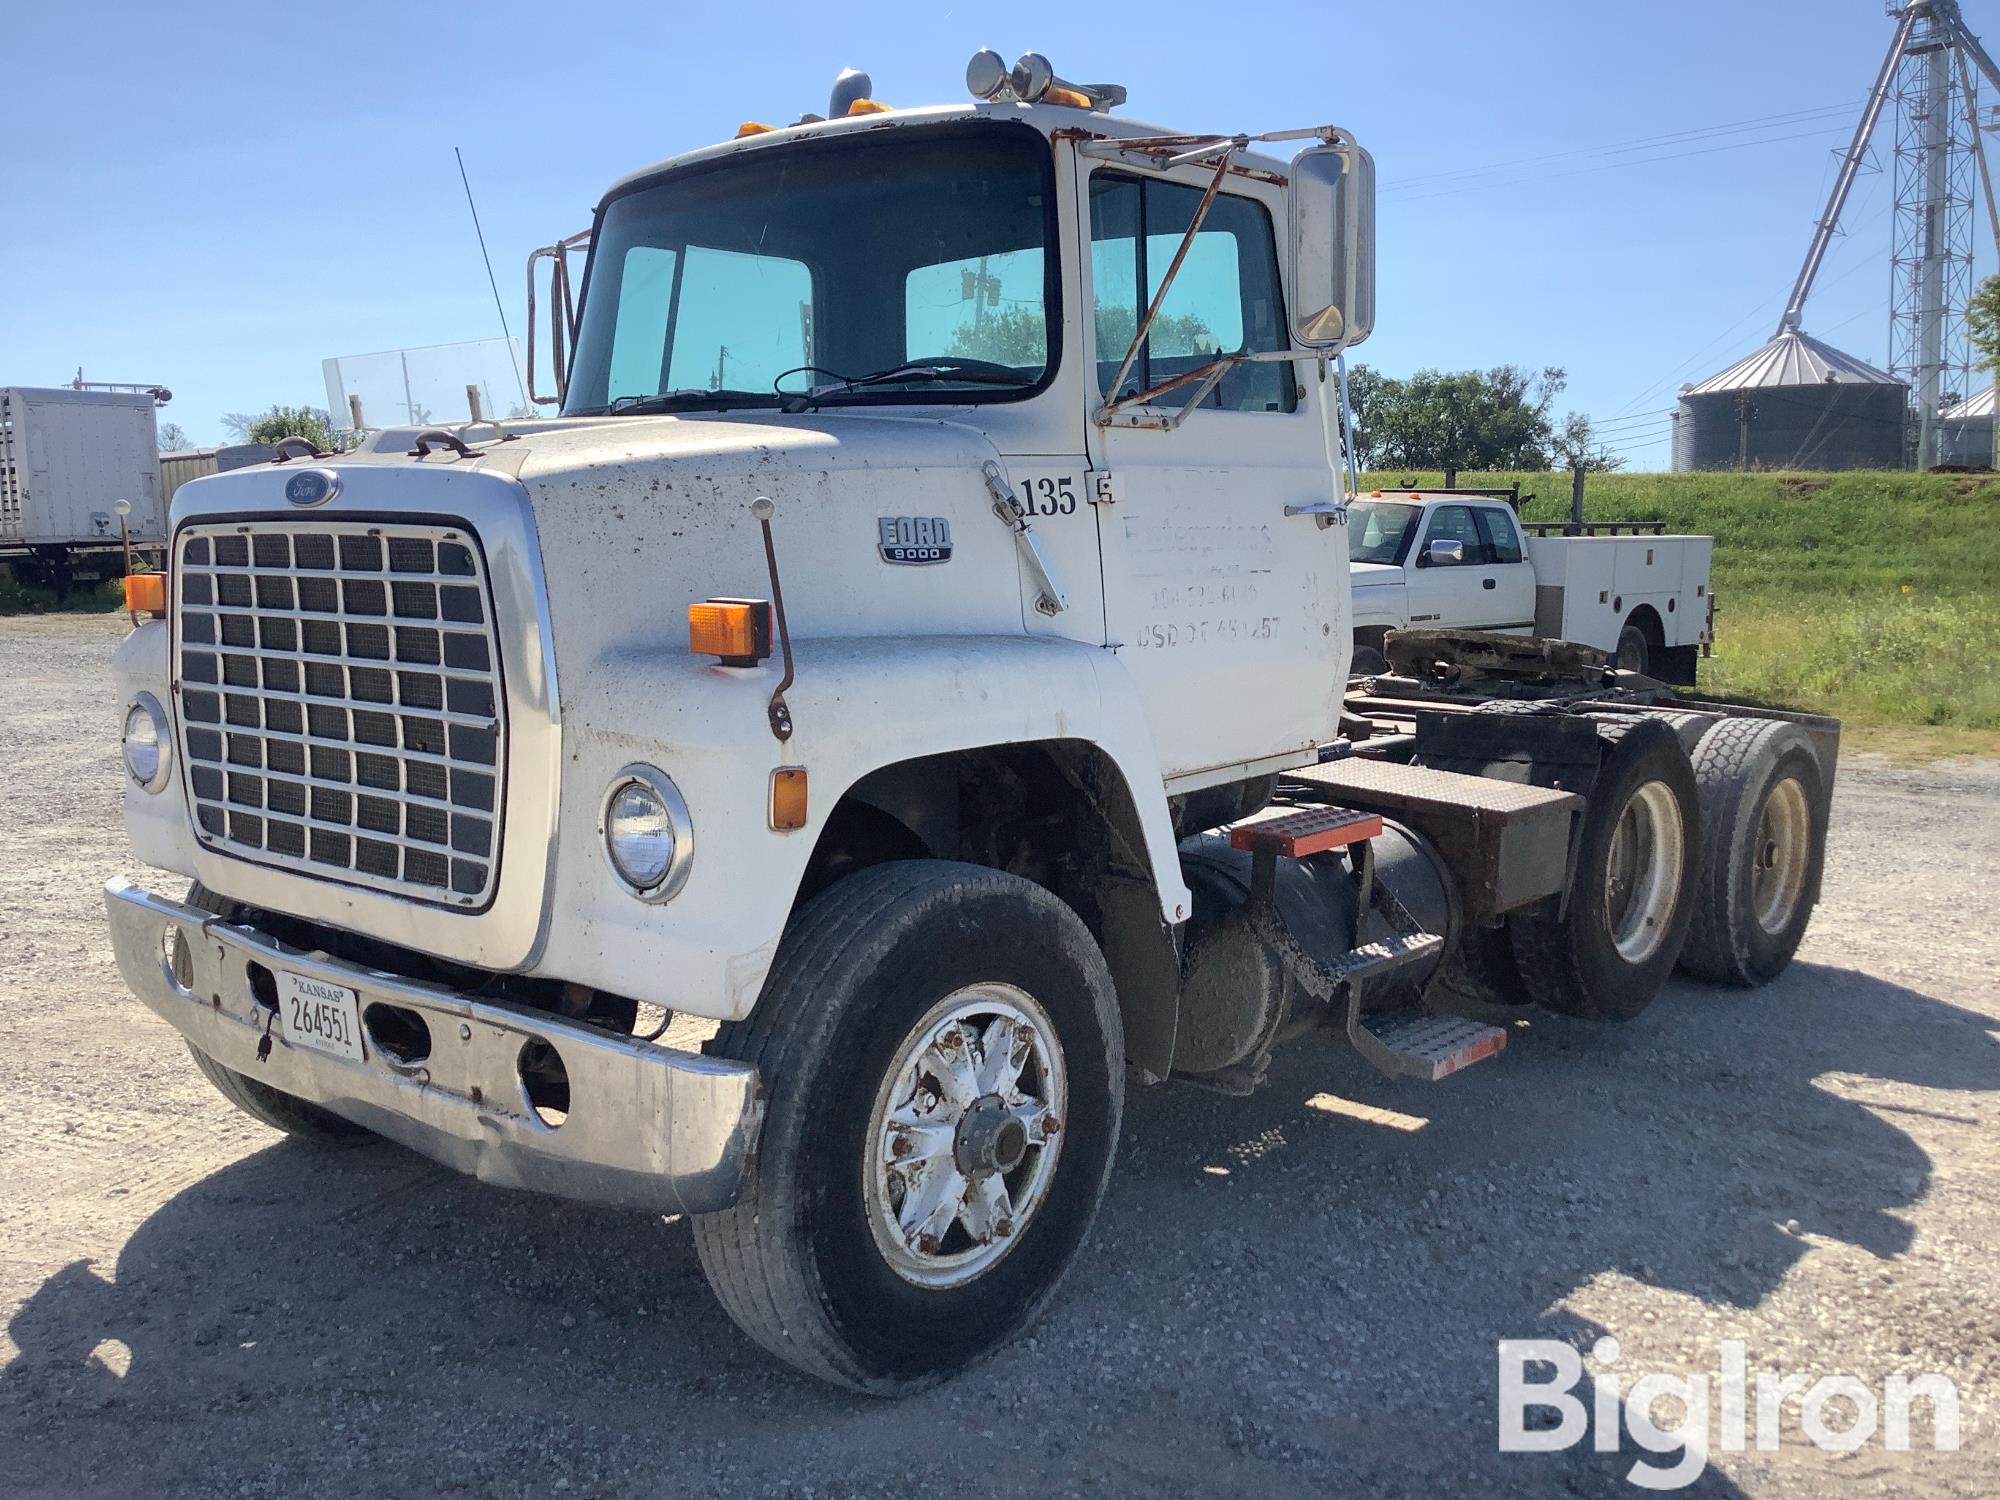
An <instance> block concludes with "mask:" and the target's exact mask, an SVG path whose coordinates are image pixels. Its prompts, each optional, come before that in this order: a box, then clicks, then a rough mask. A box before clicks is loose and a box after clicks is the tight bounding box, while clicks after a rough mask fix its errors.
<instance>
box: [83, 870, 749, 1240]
mask: <svg viewBox="0 0 2000 1500" xmlns="http://www.w3.org/2000/svg"><path fill="white" fill-rule="evenodd" d="M104 904H105V907H106V909H107V910H108V911H109V914H110V919H111V941H112V947H113V948H114V950H115V951H116V953H117V957H118V970H119V973H121V974H122V975H123V976H124V978H125V983H126V984H127V985H129V986H130V987H131V990H132V993H133V994H134V995H136V996H138V998H139V999H140V1001H141V1002H142V1003H144V1004H145V1006H146V1007H147V1008H148V1009H149V1010H152V1011H153V1012H154V1013H156V1014H157V1015H159V1016H160V1017H161V1018H162V1019H164V1020H166V1021H167V1022H169V1023H170V1024H171V1025H172V1026H174V1028H175V1029H176V1030H178V1031H179V1032H180V1033H181V1034H182V1035H183V1036H185V1037H186V1038H187V1039H188V1041H189V1042H190V1043H191V1044H192V1045H193V1046H194V1047H195V1048H196V1049H198V1050H199V1051H201V1052H203V1053H205V1054H207V1055H208V1056H209V1057H212V1058H214V1059H215V1060H216V1061H217V1062H219V1063H221V1064H222V1065H223V1066H225V1067H228V1068H233V1069H235V1070H236V1071H237V1072H239V1073H242V1074H245V1075H246V1076H248V1077H250V1078H253V1079H255V1080H256V1081H257V1082H259V1083H264V1084H268V1085H270V1087H272V1088H274V1089H277V1090H279V1091H281V1092H283V1093H286V1094H290V1095H292V1096H294V1097H295V1098H299V1099H304V1100H308V1101H310V1102H311V1103H314V1104H317V1105H320V1106H321V1107H322V1108H325V1109H327V1110H330V1111H332V1112H333V1113H334V1114H337V1115H340V1116H342V1117H343V1118H345V1119H348V1120H352V1121H354V1122H355V1123H356V1124H358V1125H362V1126H365V1127H366V1128H367V1129H369V1130H372V1131H374V1132H375V1133H377V1134H378V1135H384V1136H387V1137H388V1138H389V1139H391V1140H394V1141H400V1142H401V1143H402V1144H403V1145H405V1146H408V1147H410V1148H411V1149H412V1150H415V1151H419V1152H421V1153H423V1154H424V1155H425V1156H428V1157H431V1158H432V1159H434V1160H436V1161H439V1162H442V1163H444V1165H446V1166H448V1167H453V1168H456V1169H457V1170H458V1171H461V1172H465V1173H467V1174H469V1175H471V1176H473V1177H477V1178H479V1179H480V1180H481V1181H483V1182H491V1183H495V1184H498V1185H499V1186H502V1187H515V1188H525V1189H528V1190H529V1191H531V1192H540V1193H549V1194H553V1195H555V1196H557V1197H561V1198H574V1199H578V1200H581V1201H584V1202H590V1203H610V1204H617V1205H621V1206H624V1207H630V1208H642V1209H649V1210H654V1211H658V1212H662V1213H708V1212H712V1211H714V1210H717V1209H723V1208H727V1207H729V1206H730V1205H731V1204H732V1203H734V1202H735V1201H736V1196H737V1193H738V1191H739V1189H740V1187H741V1184H742V1179H743V1173H744V1170H745V1168H746V1166H747V1164H748V1162H749V1160H750V1157H751V1155H752V1153H753V1152H754V1151H755V1149H756V1144H757V1134H758V1129H759V1127H760V1126H761V1125H762V1123H763V1117H764V1094H763V1087H762V1085H761V1083H760V1082H759V1080H758V1077H757V1070H756V1069H755V1068H753V1067H751V1066H749V1065H748V1064H747V1063H739V1062H731V1061H727V1060H724V1059H720V1058H711V1057H704V1056H702V1055H700V1054H698V1053H693V1052H681V1051H676V1050H674V1049H672V1048H668V1047H662V1046H658V1045H656V1044H653V1043H647V1042H638V1041H634V1040H632V1039H631V1038H629V1037H621V1036H617V1035H614V1034H612V1033H610V1032H606V1031H599V1030H597V1029H596V1028H594V1027H589V1026H579V1025H574V1024H571V1023H568V1022H565V1021H561V1020H558V1019H556V1018H555V1017H552V1016H548V1015H545V1014H543V1013H541V1012H539V1011H534V1010H530V1009H527V1008H525V1007H522V1006H517V1005H510V1004H507V1003H505V1002H501V1001H494V1000H472V999H468V998H466V997H465V996H463V995H458V994H454V993H452V992H451V991H449V990H445V989H441V988H439V987H437V986H434V985H427V984H422V983H418V982H416V981H413V980H407V979H401V978H398V977H396V976H395V975H391V974H385V973H381V972H379V971H377V970H373V969H364V968H360V967H357V966H355V965H351V964H346V963H342V962H340V961H338V960H335V959H332V958H329V957H327V956H326V955H325V954H322V953H307V952H303V951H301V950H298V949H295V948H290V947H287V946H285V945H284V944H282V943H279V942H277V941H276V940H274V939H272V938H270V937H267V936H265V935H264V934H263V933H260V932H257V931H255V930H253V929H251V928H248V927H241V926H236V925H233V924H231V923H229V922H226V921H224V920H223V919H222V918H220V917H217V916H215V915H213V914H212V913H209V912H206V911H202V910H199V909H198V908H196V907H192V906H187V905H184V904H183V903H181V902H179V901H170V900H167V899H166V898H164V897H161V896H155V895H153V894H151V893H150V892H148V891H144V890H141V889H140V888H139V887H137V886H135V885H133V884H132V883H131V882H130V881H125V880H113V881H110V882H109V883H107V884H106V886H105V888H104ZM176 927H177V928H179V929H180V930H181V931H182V933H183V934H184V935H185V936H186V938H187V942H188V946H189V949H190V951H191V954H192V958H193V978H194V982H193V984H192V986H191V987H189V988H187V989H183V988H181V986H180V985H179V984H178V983H177V982H176V981H175V979H174V977H173V975H172V973H171V971H170V970H169V968H168V965H167V960H166V949H165V941H166V938H167V934H168V931H169V929H171V928H176ZM258 967H261V968H262V969H263V970H265V971H269V972H272V973H275V972H276V971H278V970H284V971H287V972H290V973H294V974H303V975H306V976H308V977H311V978H316V979H321V980H324V981H326V982H328V983H330V984H337V985H344V986H346V987H347V988H349V989H352V990H355V991H357V992H358V993H359V994H360V997H361V1010H362V1014H363V1016H364V1018H365V1017H366V1016H367V1014H368V1011H369V1007H370V1006H371V1005H386V1006H394V1007H398V1008H400V1009H402V1010H405V1011H413V1012H415V1013H416V1014H417V1015H418V1016H420V1017H421V1018H422V1020H423V1022H424V1025H425V1026H426V1027H427V1028H428V1030H429V1033H430V1049H429V1055H428V1056H425V1057H423V1058H421V1059H420V1060H417V1061H414V1062H408V1063H405V1062H400V1061H398V1060H396V1059H395V1058H393V1057H390V1056H388V1055H387V1054H386V1053H384V1052H383V1051H382V1050H381V1049H380V1048H379V1047H377V1046H376V1045H375V1044H374V1041H373V1038H372V1037H370V1036H368V1035H367V1034H366V1033H367V1024H366V1021H365V1020H364V1026H363V1031H364V1040H363V1050H364V1052H365V1053H366V1056H365V1058H364V1060H363V1061H360V1062H350V1061H348V1060H346V1059H344V1058H340V1057H333V1056H329V1055H328V1054H326V1053H322V1052H316V1051H312V1050H310V1049H308V1048H305V1047H300V1046H295V1045H293V1044H292V1043H291V1042H289V1041H287V1040H286V1038H285V1036H284V1033H283V1029H282V1023H279V1024H270V1017H271V1014H272V1013H271V1011H270V1009H269V1008H268V1007H267V1006H266V1005H264V1004H263V1003H261V1002H260V1001H259V1000H258V999H257V997H256V993H255V989H254V987H253V979H252V975H253V972H254V970H255V969H257V968H258ZM262 983H263V985H264V988H265V989H266V991H267V993H271V992H273V991H272V989H271V985H270V981H269V980H268V978H264V979H263V980H262ZM267 1029H268V1030H269V1032H270V1035H271V1043H272V1045H271V1052H270V1056H269V1057H267V1058H266V1059H265V1060H264V1061H263V1062H261V1063H260V1062H258V1061H257V1045H258V1042H259V1040H260V1039H261V1038H262V1037H263V1036H264V1035H265V1033H266V1031H267ZM536 1040H539V1041H541V1042H544V1043H546V1044H547V1045H549V1046H551V1047H553V1048H554V1049H555V1051H556V1053H557V1054H558V1055H559V1056H560V1057H561V1059H562V1064H563V1068H564V1070H565V1071H566V1072H567V1074H568V1076H569V1088H570V1099H569V1113H568V1115H567V1117H566V1118H564V1119H563V1120H562V1121H561V1123H560V1124H556V1125H550V1124H547V1123H545V1122H544V1121H543V1119H542V1118H541V1116H539V1115H538V1114H537V1113H536V1112H535V1110H534V1109H533V1108H532V1107H531V1106H530V1104H529V1102H528V1097H527V1092H526V1089H525V1087H524V1085H523V1084H522V1081H521V1074H520V1057H521V1049H522V1048H523V1047H524V1046H526V1045H527V1044H528V1043H530V1042H532V1041H536Z"/></svg>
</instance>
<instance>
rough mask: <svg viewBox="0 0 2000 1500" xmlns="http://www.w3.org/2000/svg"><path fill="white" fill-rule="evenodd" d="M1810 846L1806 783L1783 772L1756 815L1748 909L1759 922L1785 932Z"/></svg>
mask: <svg viewBox="0 0 2000 1500" xmlns="http://www.w3.org/2000/svg"><path fill="white" fill-rule="evenodd" d="M1811 849H1812V809H1811V808H1810V807H1808V806H1807V804H1806V789H1805V788H1804V787H1802V786H1800V785H1799V783H1798V780H1797V778H1795V777H1791V776H1787V777H1786V778H1785V779H1784V780H1783V781H1780V782H1778V783H1777V784H1776V785H1775V786H1773V787H1772V788H1771V792H1770V795H1769V796H1767V797H1766V798H1765V799H1764V810H1763V812H1762V813H1761V814H1759V816H1758V818H1757V843H1756V847H1755V848H1754V849H1752V851H1751V857H1750V909H1751V911H1752V913H1753V914H1754V915H1755V916H1756V918H1757V925H1758V926H1759V927H1761V928H1763V929H1764V931H1766V932H1768V933H1771V934H1773V935H1774V936H1775V935H1776V934H1777V933H1780V932H1783V931H1784V930H1785V928H1786V926H1787V925H1788V924H1789V923H1790V922H1791V920H1792V914H1793V913H1794V912H1796V911H1797V910H1798V906H1799V897H1800V896H1801V895H1803V894H1804V892H1805V888H1806V858H1807V855H1808V854H1809V853H1810V851H1811Z"/></svg>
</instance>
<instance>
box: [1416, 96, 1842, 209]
mask: <svg viewBox="0 0 2000 1500" xmlns="http://www.w3.org/2000/svg"><path fill="white" fill-rule="evenodd" d="M1854 108H1855V106H1854V105H1853V104H1852V103H1847V104H1826V105H1819V106H1817V107H1815V108H1812V109H1804V110H1792V111H1789V112H1787V113H1784V114H1775V115H1759V116H1756V117H1755V118H1752V119H1748V120H1733V121H1728V122H1725V123H1722V124H1717V125H1706V126H1700V127H1697V128H1695V129H1692V130H1676V131H1669V132H1667V133H1666V134H1663V135H1651V136H1638V137H1635V138H1633V139H1631V140H1625V141H1614V142H1612V143H1611V144H1609V145H1606V146H1580V147H1577V148H1574V149H1572V150H1569V151H1551V152H1546V153H1544V154H1543V155H1540V156H1517V157H1510V158H1508V159H1506V160H1504V161H1497V162H1487V163H1486V164H1485V165H1483V166H1477V167H1454V168H1450V169H1448V170H1446V171H1442V172H1424V173H1419V174H1417V175H1415V176H1411V177H1401V178H1398V179H1397V180H1396V181H1395V182H1394V183H1384V184H1383V185H1382V189H1381V191H1382V192H1383V193H1384V194H1385V195H1387V194H1390V193H1395V192H1400V191H1403V190H1405V189H1407V188H1411V187H1422V186H1424V185H1426V184H1429V183H1434V182H1443V181H1448V180H1451V179H1454V178H1463V177H1479V176H1484V175H1486V174H1488V173H1490V172H1496V171H1504V170H1508V169H1511V168H1515V167H1523V166H1536V165H1540V164H1543V163H1546V162H1554V161H1571V160H1575V159H1576V158H1578V157H1587V156H1600V155H1604V156H1608V155H1612V154H1615V153H1620V152H1626V151H1637V150H1641V149H1643V148H1645V147H1648V146H1664V145H1675V144H1679V143H1682V142H1684V141H1687V140H1692V139H1701V138H1704V137H1710V136H1719V135H1728V134H1730V133H1732V132H1735V131H1741V130H1749V129H1754V128H1756V127H1759V126H1781V125H1796V124H1802V123H1804V122H1805V121H1806V120H1808V119H1815V118H1819V117H1824V116H1831V115H1834V114H1843V113H1844V114H1851V113H1853V111H1854Z"/></svg>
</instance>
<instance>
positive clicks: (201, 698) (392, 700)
mask: <svg viewBox="0 0 2000 1500" xmlns="http://www.w3.org/2000/svg"><path fill="white" fill-rule="evenodd" d="M174 576H175V579H176V580H177V586H178V596H177V604H176V608H175V611H174V628H175V633H176V636H177V643H176V648H177V650H178V651H179V653H180V672H179V678H180V683H179V715H178V718H179V723H180V745H181V764H182V765H183V767H185V772H184V774H185V777H186V782H187V789H188V801H189V806H190V807H191V809H192V812H193V817H194V822H195V833H196V836H197V837H198V838H199V839H200V840H201V841H202V843H204V844H205V845H207V846H208V847H209V848H212V849H215V850H218V851H221V852H223V853H227V854H232V855H236V856H238V857H240V858H243V859H248V860H254V861H256V862H259V863H262V864H269V865H277V866H281V867H284V868H286V869H290V870H294V871H296V872H298V873H301V874H306V875H313V876H318V877H322V878H328V879H335V880H341V881H345V882H347V883H349V884H353V885H360V886H367V887H370V888H372V889H376V890H383V891H390V892H394V893H395V894H397V895H400V896H408V897H412V898H415V899H417V900H422V901H430V902H434V903H439V904H443V905H450V906H479V905H483V904H484V903H485V902H486V901H487V900H488V899H489V898H490V896H491V895H492V892H493V886H494V882H495V880H496V879H497V878H498V873H499V852H500V851H499V809H500V807H501V799H502V794H503V790H504V788H503V785H502V782H503V778H504V774H505V767H506V764H507V723H506V712H505V708H504V706H503V697H502V693H501V681H500V664H499V652H498V648H497V645H496V641H495V634H494V622H493V610H492V604H491V595H490V592H489V590H488V588H487V585H486V576H485V566H484V563H483V562H482V560H481V557H480V552H479V548H478V546H477V544H476V541H475V539H474V538H473V536H472V534H471V532H470V531H469V530H467V529H465V528H463V527H457V528H454V527H448V526H423V525H387V524H384V525H371V524H368V523H340V522H321V523H317V524H314V523H309V522H281V521H273V522H257V523H253V524H250V525H224V526H190V527H187V528H185V529H183V530H182V532H181V533H180V536H179V538H178V540H177V542H176V549H175V565H174Z"/></svg>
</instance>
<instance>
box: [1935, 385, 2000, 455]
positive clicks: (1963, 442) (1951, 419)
mask: <svg viewBox="0 0 2000 1500" xmlns="http://www.w3.org/2000/svg"><path fill="white" fill-rule="evenodd" d="M1993 405H1994V402H1993V387H1992V386H1990V385H1989V386H1986V387H1984V388H1983V389H1981V390H1979V391H1977V392H1975V393H1974V394H1973V395H1972V396H1971V397H1970V398H1969V399H1967V400H1964V401H1956V402H1953V403H1952V404H1950V405H1949V406H1946V407H1945V408H1944V409H1943V410H1942V411H1940V412H1939V413H1938V426H1939V442H1938V462H1939V463H1941V464H1953V465H1957V466H1958V467H1961V468H1968V469H1990V468H1992V467H1994V463H1993Z"/></svg>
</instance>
